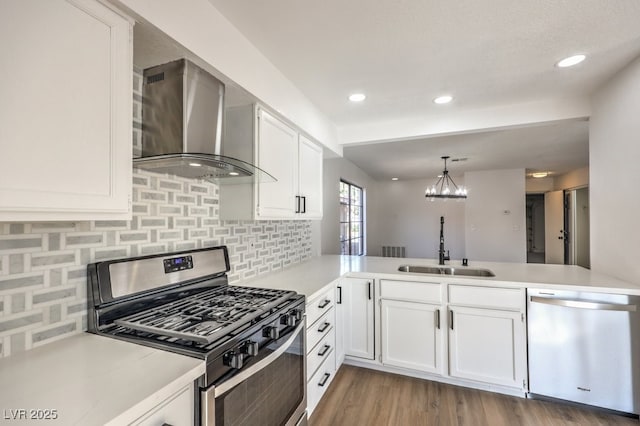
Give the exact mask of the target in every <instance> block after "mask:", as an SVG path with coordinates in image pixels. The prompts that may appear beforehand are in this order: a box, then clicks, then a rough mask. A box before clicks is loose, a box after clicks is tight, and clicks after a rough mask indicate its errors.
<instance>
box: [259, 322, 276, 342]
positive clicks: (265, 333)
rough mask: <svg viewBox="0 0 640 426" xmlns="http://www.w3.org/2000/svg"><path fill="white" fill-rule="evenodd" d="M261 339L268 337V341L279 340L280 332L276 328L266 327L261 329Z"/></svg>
mask: <svg viewBox="0 0 640 426" xmlns="http://www.w3.org/2000/svg"><path fill="white" fill-rule="evenodd" d="M262 337H268V338H270V339H273V340H277V339H279V338H280V330H279V329H278V327H274V326H272V325H268V326H266V327H264V328H263V329H262Z"/></svg>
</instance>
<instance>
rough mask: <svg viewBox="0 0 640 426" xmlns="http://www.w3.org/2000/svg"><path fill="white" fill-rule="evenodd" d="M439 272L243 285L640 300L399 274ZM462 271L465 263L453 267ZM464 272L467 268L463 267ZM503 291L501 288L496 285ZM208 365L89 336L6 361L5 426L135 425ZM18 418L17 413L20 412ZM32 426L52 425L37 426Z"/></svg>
mask: <svg viewBox="0 0 640 426" xmlns="http://www.w3.org/2000/svg"><path fill="white" fill-rule="evenodd" d="M406 264H409V265H425V266H426V265H431V266H435V265H437V261H436V260H435V259H405V258H383V257H358V256H331V255H329V256H319V257H314V258H312V259H310V260H308V261H306V262H303V263H300V264H296V265H294V266H292V267H290V268H287V269H284V270H282V271H278V272H275V273H271V274H267V275H265V276H261V277H257V278H254V279H252V280H249V281H245V282H242V283H239V284H238V285H243V286H252V287H266V288H280V289H288V290H294V291H296V292H298V293H301V294H304V295H305V296H306V297H307V300H312V299H314V298H315V297H317V296H319V295H320V294H321V291H322V290H323V289H325V288H326V287H327V286H328V285H330V284H332V283H333V282H334V281H336V280H338V279H339V278H340V277H342V276H354V277H366V278H369V277H378V278H387V279H399V280H411V281H425V282H457V283H466V284H476V285H492V283H496V282H499V283H500V285H505V286H513V287H519V288H521V287H536V288H556V289H571V290H582V291H595V292H609V293H624V294H633V295H640V284H638V283H628V282H624V281H620V280H618V279H615V278H612V277H609V276H606V275H603V274H598V273H594V272H592V271H590V270H588V269H585V268H581V267H578V266H564V265H544V264H517V263H495V262H473V261H472V262H471V263H470V266H469V267H470V268H486V269H490V270H491V271H493V272H494V273H495V275H496V276H495V277H490V278H482V277H473V278H470V277H457V276H455V277H452V276H446V275H445V276H443V275H430V274H416V273H405V272H398V266H400V265H406ZM447 264H448V265H450V266H456V267H458V266H460V262H459V261H451V262H447ZM460 267H461V266H460ZM493 285H495V284H493ZM204 370H205V365H204V362H203V361H202V360H198V359H195V358H190V357H186V356H182V355H177V354H173V353H170V352H167V351H162V350H157V349H152V348H149V347H145V346H141V345H136V344H133V343H128V342H123V341H119V340H117V339H113V338H109V337H101V336H96V335H93V334H89V333H83V334H80V335H77V336H74V337H70V338H67V339H62V340H60V341H58V342H54V343H50V344H48V345H45V346H43V347H40V348H36V349H32V350H30V351H27V352H24V353H21V354H17V355H14V356H11V357H8V358H4V359H1V360H0V425H2V424H12V423H15V424H25V423H29V422H28V421H25V420H15V421H11V420H8V419H7V418H6V417H7V416H10V415H11V412H10V411H9V410H20V409H24V410H27V412H28V410H30V409H41V410H44V409H51V410H57V413H58V419H57V420H55V421H51V420H48V421H46V422H47V423H50V422H52V423H57V424H64V425H75V424H78V425H93V424H96V425H97V424H100V425H102V424H127V423H129V422H131V421H133V420H135V419H137V418H138V417H140V416H141V415H143V414H144V413H146V412H147V411H148V410H150V409H152V408H153V407H154V406H156V405H157V404H158V403H160V402H161V401H163V400H164V399H165V398H167V397H168V396H170V395H171V394H173V393H174V392H176V391H178V390H179V389H181V388H182V387H184V386H185V385H187V384H189V383H191V382H192V381H193V380H195V379H196V378H198V377H199V376H201V375H202V374H204ZM14 412H15V411H14ZM32 422H34V423H35V422H40V423H42V422H44V420H39V421H38V420H33V421H32Z"/></svg>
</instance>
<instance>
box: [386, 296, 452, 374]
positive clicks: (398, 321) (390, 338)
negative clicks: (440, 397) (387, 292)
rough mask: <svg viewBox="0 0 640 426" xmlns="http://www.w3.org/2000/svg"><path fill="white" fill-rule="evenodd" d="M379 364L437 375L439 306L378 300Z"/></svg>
mask: <svg viewBox="0 0 640 426" xmlns="http://www.w3.org/2000/svg"><path fill="white" fill-rule="evenodd" d="M380 306H381V310H382V312H381V319H382V326H381V332H382V336H381V343H382V364H383V365H389V366H393V367H401V368H408V369H411V370H417V371H424V372H426V373H436V374H439V373H440V371H441V369H442V367H441V360H440V358H441V356H440V352H441V346H442V343H441V340H442V339H441V335H442V332H441V328H440V315H441V312H440V311H441V310H440V306H439V305H429V304H426V303H413V302H405V301H399V300H382V302H381V304H380Z"/></svg>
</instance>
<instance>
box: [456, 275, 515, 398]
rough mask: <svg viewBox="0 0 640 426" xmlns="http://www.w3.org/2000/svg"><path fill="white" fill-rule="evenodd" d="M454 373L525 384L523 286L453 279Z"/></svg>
mask: <svg viewBox="0 0 640 426" xmlns="http://www.w3.org/2000/svg"><path fill="white" fill-rule="evenodd" d="M448 294H449V296H448V298H449V318H448V322H449V375H450V376H451V377H456V378H460V379H467V380H473V381H477V382H483V383H489V384H493V385H499V386H506V387H510V388H519V389H526V378H527V354H526V332H525V329H526V323H525V293H524V289H514V288H500V287H491V286H485V287H481V286H470V285H458V284H451V285H449V286H448Z"/></svg>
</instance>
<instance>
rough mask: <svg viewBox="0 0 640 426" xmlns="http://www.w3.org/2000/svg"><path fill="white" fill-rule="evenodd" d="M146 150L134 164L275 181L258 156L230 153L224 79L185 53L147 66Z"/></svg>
mask: <svg viewBox="0 0 640 426" xmlns="http://www.w3.org/2000/svg"><path fill="white" fill-rule="evenodd" d="M143 78H144V82H143V86H142V87H143V88H142V155H141V156H140V157H137V158H134V159H133V167H134V168H138V169H143V170H147V171H151V172H156V173H167V174H171V175H176V176H181V177H186V178H192V179H205V180H208V181H210V182H215V183H217V184H221V185H224V184H241V183H251V182H273V181H275V180H276V179H275V178H274V177H273V176H272V175H270V174H269V173H267V172H265V171H264V170H261V169H259V168H258V167H256V166H254V165H253V164H251V161H253V159H252V158H243V159H241V158H232V157H226V156H224V150H223V146H222V138H223V124H224V91H225V87H224V84H223V83H222V82H221V81H219V80H218V79H217V78H215V77H214V76H212V75H211V74H209V73H208V72H206V71H205V70H203V69H202V68H200V67H198V66H197V65H195V64H194V63H192V62H190V61H188V60H186V59H180V60H177V61H173V62H169V63H166V64H162V65H158V66H155V67H151V68H147V69H145V70H144V72H143Z"/></svg>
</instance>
